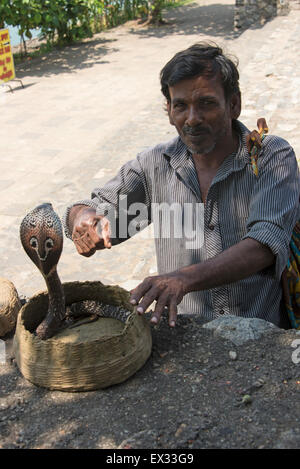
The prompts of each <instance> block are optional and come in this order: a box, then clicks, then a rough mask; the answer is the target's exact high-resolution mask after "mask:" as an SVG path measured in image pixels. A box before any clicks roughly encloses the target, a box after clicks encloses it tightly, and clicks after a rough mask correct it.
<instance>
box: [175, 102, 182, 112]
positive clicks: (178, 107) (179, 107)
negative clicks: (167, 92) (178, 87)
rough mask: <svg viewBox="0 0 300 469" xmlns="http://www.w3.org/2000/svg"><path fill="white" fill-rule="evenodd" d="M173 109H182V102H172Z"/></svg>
mask: <svg viewBox="0 0 300 469" xmlns="http://www.w3.org/2000/svg"><path fill="white" fill-rule="evenodd" d="M174 109H176V110H178V111H179V110H181V109H184V103H176V104H174Z"/></svg>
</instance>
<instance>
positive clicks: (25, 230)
mask: <svg viewBox="0 0 300 469" xmlns="http://www.w3.org/2000/svg"><path fill="white" fill-rule="evenodd" d="M20 237H21V242H22V245H23V248H24V249H25V251H26V253H27V254H28V256H29V257H30V259H31V260H32V262H34V264H35V265H36V266H37V268H38V269H39V270H40V271H41V273H42V274H43V275H48V274H49V272H50V271H51V270H52V269H53V267H55V266H56V265H57V263H58V261H59V258H60V255H61V252H62V246H63V233H62V226H61V222H60V219H59V217H58V216H57V214H56V213H55V212H54V211H53V209H52V205H51V204H43V205H39V206H38V207H36V208H35V209H34V210H32V211H31V212H30V213H28V214H27V215H26V216H25V218H24V219H23V221H22V223H21V226H20Z"/></svg>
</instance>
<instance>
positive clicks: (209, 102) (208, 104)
mask: <svg viewBox="0 0 300 469" xmlns="http://www.w3.org/2000/svg"><path fill="white" fill-rule="evenodd" d="M200 104H201V105H202V106H213V105H214V104H215V101H211V100H210V99H204V100H203V101H201V103H200Z"/></svg>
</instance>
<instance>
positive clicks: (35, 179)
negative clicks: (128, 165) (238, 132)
mask: <svg viewBox="0 0 300 469" xmlns="http://www.w3.org/2000/svg"><path fill="white" fill-rule="evenodd" d="M166 18H167V19H168V24H167V25H166V26H164V27H163V28H159V29H157V28H152V29H149V28H146V27H143V26H142V25H138V24H137V23H136V22H131V23H128V24H126V25H123V26H120V27H118V28H115V29H114V30H111V31H108V32H105V33H101V34H98V35H96V36H95V37H94V38H93V39H92V40H89V41H86V42H84V43H82V44H80V45H74V46H72V47H69V48H65V49H62V50H60V51H58V52H57V51H53V52H51V53H50V54H49V55H48V56H47V57H44V58H43V59H34V60H32V61H30V62H26V63H25V64H22V65H20V66H19V67H18V71H17V75H18V77H20V78H22V80H23V83H24V85H25V89H21V88H19V89H17V90H16V91H15V92H14V93H13V94H12V93H9V92H6V93H4V92H3V90H0V91H1V93H0V103H1V105H2V107H3V106H4V109H5V112H4V113H2V115H3V117H2V125H1V126H0V141H1V144H2V154H1V161H0V198H1V206H0V256H1V271H0V276H2V277H6V278H9V279H10V280H11V281H13V282H14V284H15V285H16V287H17V289H18V291H19V293H20V294H22V295H26V296H30V295H32V294H33V293H34V292H36V291H37V290H40V289H44V281H43V278H42V277H41V275H40V273H39V272H38V271H37V269H36V267H35V266H34V265H33V264H32V262H31V261H30V260H29V258H27V256H26V254H25V253H24V251H23V249H22V247H21V244H20V241H19V225H20V222H21V220H22V218H23V216H24V215H25V214H26V213H27V212H28V211H29V210H31V209H32V208H33V207H35V206H36V205H38V204H40V203H42V202H47V201H50V202H52V204H53V206H54V208H55V210H56V211H57V212H58V214H59V215H60V216H62V214H63V212H64V209H65V207H66V205H67V204H68V203H69V202H73V201H75V200H77V199H81V198H85V197H87V196H89V194H90V192H91V190H92V189H93V188H94V187H96V186H97V185H102V184H103V183H104V182H105V181H107V180H108V179H109V178H110V177H112V176H113V175H114V174H115V172H116V171H117V169H118V168H119V167H120V166H121V165H122V164H123V163H124V162H126V161H128V160H129V159H132V158H134V157H135V155H136V153H137V152H138V151H140V150H141V149H143V148H145V147H147V146H150V145H153V144H155V143H158V142H160V141H165V140H168V139H170V138H171V137H172V136H173V135H174V130H173V128H171V127H170V125H169V123H168V119H167V117H166V115H165V112H164V110H163V99H162V97H161V95H160V90H159V80H158V75H159V71H160V69H161V68H162V67H163V65H164V64H165V63H166V61H167V60H169V59H170V58H171V57H172V55H173V54H174V53H175V52H177V51H178V50H180V49H184V48H186V47H187V46H189V45H191V44H193V43H194V42H196V41H199V40H202V39H205V38H206V39H209V40H214V41H216V42H218V43H220V44H221V45H223V46H225V48H226V50H227V51H228V52H232V53H234V54H236V55H237V56H238V57H239V59H240V72H241V88H242V92H243V113H242V116H241V118H242V120H243V121H244V122H245V123H246V124H247V125H249V126H250V127H253V126H254V125H255V122H256V117H260V116H265V117H266V118H267V120H268V123H269V126H270V130H271V132H272V133H275V134H278V135H281V136H283V137H285V138H287V139H288V140H289V141H290V142H291V144H292V145H293V146H294V148H295V150H296V151H297V152H298V155H300V130H299V127H297V124H298V122H299V117H300V106H299V104H300V91H299V90H300V86H299V85H300V78H299V61H298V60H297V56H298V51H299V49H300V21H299V20H300V11H299V10H295V11H292V12H291V13H290V14H289V15H288V16H286V17H278V18H276V19H274V20H273V21H272V22H269V23H267V24H266V25H265V26H263V27H261V28H258V29H250V30H248V31H246V32H244V33H243V34H241V35H240V36H235V35H234V34H233V32H232V25H233V2H232V1H231V0H222V1H219V2H218V4H215V3H214V2H213V1H201V0H197V1H195V2H193V3H192V4H189V5H186V6H184V7H180V8H178V9H174V10H170V11H169V12H168V13H167V14H166ZM150 235H151V232H150V230H149V229H148V230H147V231H146V232H144V233H142V234H140V235H138V236H136V237H135V238H134V239H131V240H129V241H128V242H126V243H124V244H122V245H120V246H117V247H114V248H113V249H112V250H111V251H106V252H101V253H97V254H96V255H95V256H93V257H92V258H90V259H85V258H81V257H80V256H79V255H77V254H76V252H75V250H74V247H73V244H72V243H71V242H70V241H69V240H66V242H65V245H64V251H63V254H62V257H61V260H60V263H59V273H60V276H61V279H62V281H70V280H94V279H100V280H102V281H103V282H104V283H118V284H121V285H123V286H125V287H127V288H132V287H133V286H134V285H136V284H137V283H138V282H139V281H141V280H142V279H143V278H144V277H145V276H146V275H149V273H154V272H155V271H156V265H155V253H154V248H153V242H152V240H151V236H150Z"/></svg>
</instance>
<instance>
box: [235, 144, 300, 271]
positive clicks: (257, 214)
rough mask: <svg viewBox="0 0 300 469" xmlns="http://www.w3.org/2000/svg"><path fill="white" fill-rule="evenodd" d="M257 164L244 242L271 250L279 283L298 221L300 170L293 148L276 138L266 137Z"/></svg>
mask: <svg viewBox="0 0 300 469" xmlns="http://www.w3.org/2000/svg"><path fill="white" fill-rule="evenodd" d="M258 161H259V175H258V178H257V182H256V184H255V186H254V189H253V194H252V198H251V203H250V210H249V214H250V215H249V218H248V221H247V230H248V232H247V234H246V235H245V236H244V238H243V239H245V238H252V239H255V240H256V241H259V242H260V243H262V244H263V245H265V246H268V247H269V248H270V250H271V251H272V252H273V254H274V255H275V256H276V263H275V266H274V269H273V272H272V273H273V275H274V276H275V277H276V278H278V279H279V280H280V278H281V274H282V272H283V270H284V268H285V267H286V264H287V261H288V257H289V243H290V240H291V236H292V231H293V228H294V226H295V224H296V222H297V220H298V218H299V195H300V183H299V169H298V164H297V160H296V157H295V154H294V151H293V149H292V147H291V146H290V145H289V144H288V143H287V142H286V141H285V140H283V139H280V138H278V137H271V136H269V137H266V139H265V140H264V142H263V147H262V151H261V154H260V155H259V157H258ZM268 272H269V270H268Z"/></svg>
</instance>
